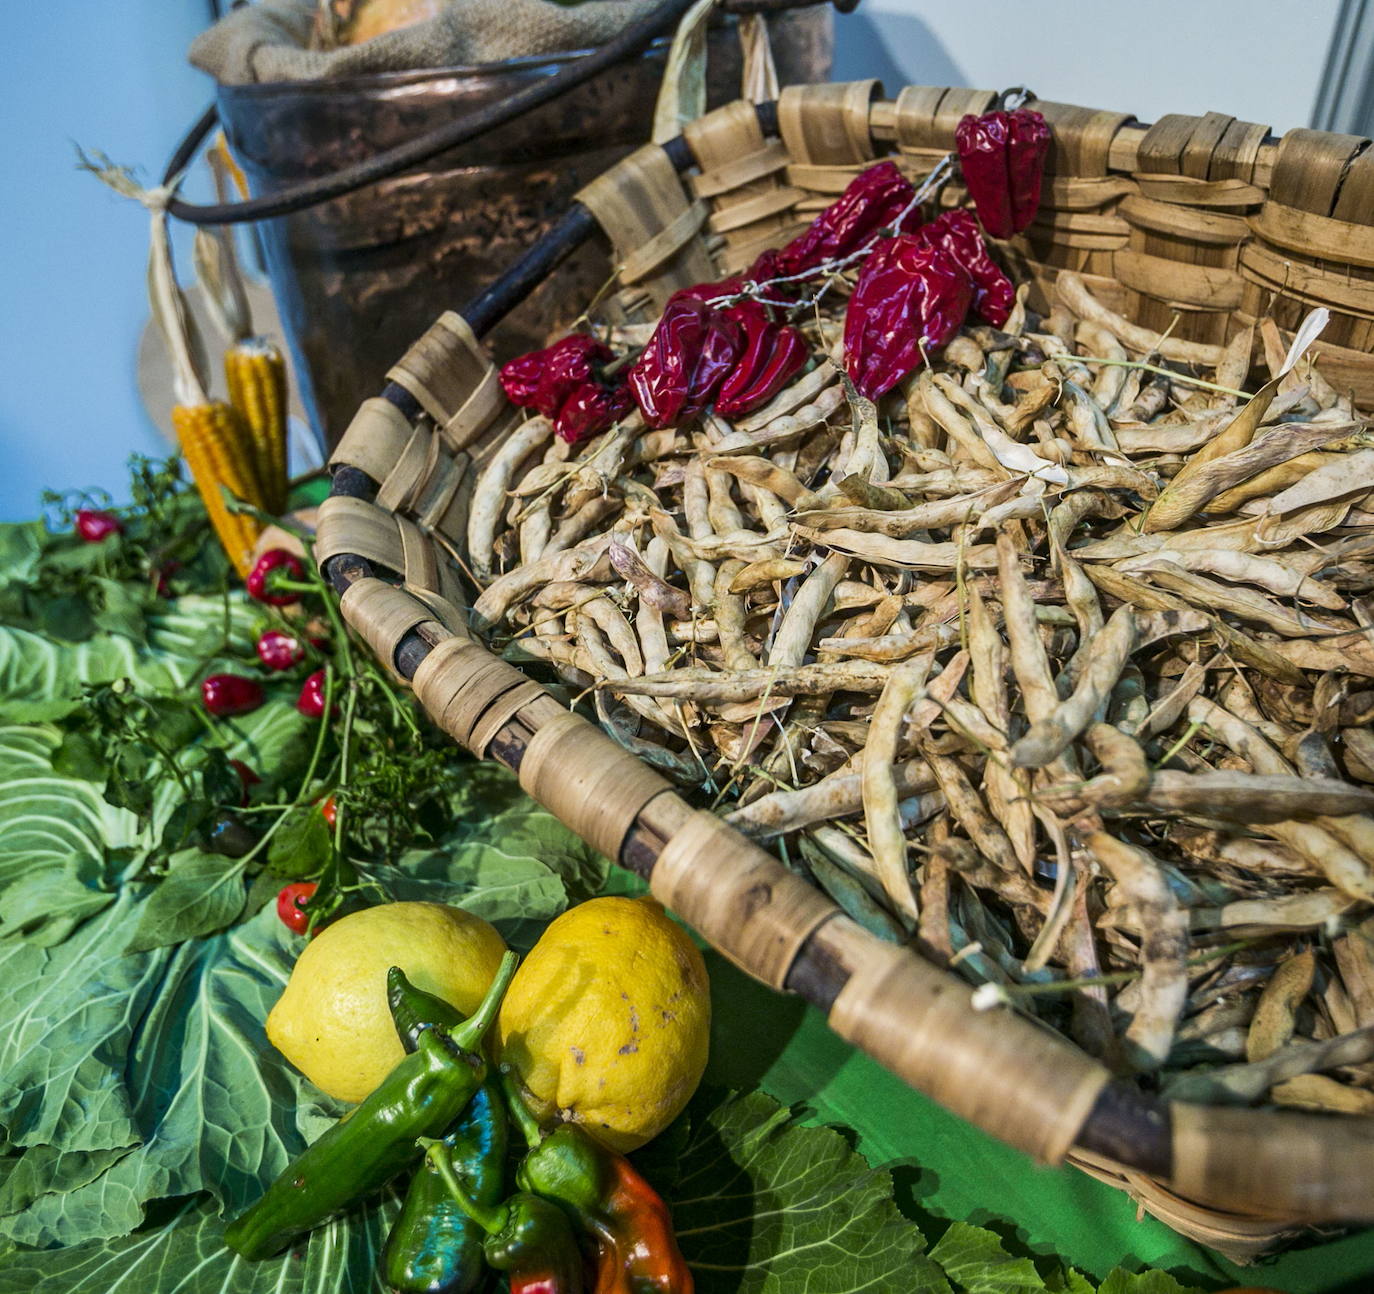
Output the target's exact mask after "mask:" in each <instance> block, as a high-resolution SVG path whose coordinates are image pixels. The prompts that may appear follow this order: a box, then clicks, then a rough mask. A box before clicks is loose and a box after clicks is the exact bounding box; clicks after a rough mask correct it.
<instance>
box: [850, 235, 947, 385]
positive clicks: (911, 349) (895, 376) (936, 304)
mask: <svg viewBox="0 0 1374 1294" xmlns="http://www.w3.org/2000/svg"><path fill="white" fill-rule="evenodd" d="M972 301H973V280H972V279H970V278H969V276H968V274H967V273H965V271H964V270H963V268H962V267H961V266H960V265H959V264H958V263H957V262H955V261H954V260H952V259H951V258H950V256H949V255H948V253H946V252H945V251H944V250H943V249H942V248H940V247H936V246H932V245H931V244H930V243H927V242H925V241H923V240H922V239H921V238H920V237H914V236H912V235H909V234H906V235H902V236H901V237H898V238H889V239H885V240H884V241H882V242H881V243H879V244H878V246H877V247H876V248H874V250H873V252H872V254H871V255H870V256H869V257H868V259H867V260H866V261H865V262H864V267H863V269H862V271H860V273H859V281H858V283H856V284H855V286H854V294H853V295H852V296H851V297H850V298H849V307H848V309H847V310H846V311H845V317H844V366H845V371H846V372H848V374H849V376H850V377H851V378H852V379H853V380H854V385H855V386H856V387H858V389H859V392H860V394H862V395H864V396H867V397H868V399H870V400H876V399H877V398H878V397H879V396H881V395H883V394H884V393H885V392H887V391H890V390H891V389H892V388H893V387H894V386H896V385H897V383H898V382H899V381H901V379H902V378H903V377H905V376H906V375H907V374H908V373H910V372H911V371H912V369H914V368H915V367H916V366H917V365H918V364H920V363H921V352H922V349H923V348H924V350H926V351H927V352H929V351H933V350H938V349H939V348H940V347H941V346H943V345H944V344H945V343H946V342H947V341H949V339H950V338H951V337H953V336H954V334H955V333H956V332H958V331H959V328H960V326H961V325H962V324H963V322H964V319H965V317H966V316H967V315H968V310H969V306H970V304H971V303H972Z"/></svg>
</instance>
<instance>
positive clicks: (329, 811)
mask: <svg viewBox="0 0 1374 1294" xmlns="http://www.w3.org/2000/svg"><path fill="white" fill-rule="evenodd" d="M320 817H322V818H323V819H324V820H325V822H326V824H328V825H329V826H330V827H333V825H334V824H335V822H337V821H338V818H339V806H338V803H337V802H336V801H335V799H334V796H333V794H332V793H331V794H329V795H326V796H325V797H324V799H323V800H321V801H320Z"/></svg>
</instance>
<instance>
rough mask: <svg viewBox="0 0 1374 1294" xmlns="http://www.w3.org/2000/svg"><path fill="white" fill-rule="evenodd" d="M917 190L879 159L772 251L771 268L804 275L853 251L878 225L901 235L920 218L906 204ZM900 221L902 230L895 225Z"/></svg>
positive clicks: (871, 234) (891, 165) (890, 165)
mask: <svg viewBox="0 0 1374 1294" xmlns="http://www.w3.org/2000/svg"><path fill="white" fill-rule="evenodd" d="M915 196H916V190H915V189H914V188H912V186H911V182H910V181H909V180H908V179H907V178H906V177H905V176H904V175H903V174H902V173H901V171H899V170H898V169H897V164H896V162H879V163H878V164H877V165H876V166H870V167H869V168H868V170H866V171H861V172H860V173H859V174H858V175H856V176H855V177H854V178H853V179H852V180H851V181H850V182H849V187H848V188H846V189H845V191H844V192H843V193H842V194H841V195H840V197H839V198H838V199H837V200H836V201H834V202H832V203H831V204H830V205H829V206H828V207H826V209H825V210H824V211H822V212H821V214H820V215H818V216H817V217H816V218H815V220H813V221H812V222H811V225H810V227H809V228H807V229H806V230H805V231H804V232H803V233H801V234H799V235H798V236H797V237H796V238H794V239H793V240H792V241H791V242H790V243H788V244H787V246H786V247H784V248H783V249H782V250H781V251H780V252H778V254H777V259H776V262H775V265H776V272H777V273H778V274H782V275H790V274H803V273H805V272H806V271H808V270H814V269H816V268H817V267H818V266H819V265H821V264H822V263H823V262H825V261H828V260H834V259H835V258H837V257H841V256H848V255H849V254H850V253H851V252H856V251H858V250H859V248H860V247H862V246H864V244H865V243H867V242H868V241H869V240H870V239H872V238H873V237H874V236H875V235H876V234H877V233H878V231H879V230H881V229H888V228H890V229H892V231H893V232H894V233H900V232H902V231H903V230H906V229H909V228H911V227H913V226H915V225H916V224H918V223H919V222H920V219H921V213H920V211H919V210H918V209H917V208H915V207H912V208H911V210H910V212H909V213H908V214H907V215H906V216H903V212H905V211H906V209H907V208H908V207H909V206H911V200H912V199H913V198H914V197H915ZM899 220H900V221H901V225H902V229H901V230H898V229H897V227H896V225H897V222H898V221H899Z"/></svg>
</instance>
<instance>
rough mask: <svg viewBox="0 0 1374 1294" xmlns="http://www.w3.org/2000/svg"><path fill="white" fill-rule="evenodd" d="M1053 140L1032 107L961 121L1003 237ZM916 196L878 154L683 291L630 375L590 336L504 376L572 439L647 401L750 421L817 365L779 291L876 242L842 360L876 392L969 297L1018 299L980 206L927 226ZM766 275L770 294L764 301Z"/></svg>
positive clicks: (984, 197) (1030, 206)
mask: <svg viewBox="0 0 1374 1294" xmlns="http://www.w3.org/2000/svg"><path fill="white" fill-rule="evenodd" d="M1049 138H1050V136H1049V129H1048V127H1047V126H1046V125H1045V121H1044V118H1043V117H1041V116H1040V114H1039V113H1037V112H1033V111H1030V110H1029V109H1025V108H1018V109H1016V110H1015V111H1013V112H992V113H985V114H984V115H983V116H981V117H972V116H969V117H965V118H964V119H963V121H961V122H960V123H959V127H958V130H957V132H956V142H957V145H958V149H959V158H960V163H961V165H962V167H963V171H964V179H965V181H966V183H967V185H968V188H969V193H970V195H971V196H972V197H973V199H974V204H975V206H976V207H977V210H978V218H979V220H981V222H982V224H983V227H984V228H985V229H986V230H987V231H988V232H989V233H991V234H993V235H994V236H995V237H999V238H1005V237H1008V236H1010V234H1012V233H1015V232H1016V231H1018V230H1020V229H1023V228H1024V227H1025V226H1026V225H1027V224H1029V223H1030V221H1031V219H1032V218H1033V217H1034V214H1035V210H1036V208H1037V207H1038V205H1039V202H1040V181H1041V172H1042V170H1043V168H1044V161H1045V154H1046V151H1047V149H1048V146H1049ZM916 197H917V195H916V190H915V189H914V188H913V186H912V185H911V183H910V182H909V181H908V180H907V179H906V177H905V176H904V175H902V173H901V171H900V170H898V168H897V166H896V164H895V163H893V162H879V163H878V164H877V165H876V166H871V167H869V168H868V169H867V170H866V171H864V172H862V173H861V174H860V175H858V176H856V177H855V178H854V179H853V180H852V181H851V182H850V184H849V185H848V187H847V188H846V189H845V191H844V193H843V194H841V195H840V197H839V198H838V199H837V200H836V201H835V202H832V203H831V204H830V205H829V206H828V207H826V208H825V210H824V211H822V212H821V213H820V214H819V215H818V216H817V217H816V218H815V220H813V221H812V222H811V224H810V225H809V226H808V227H807V228H806V229H805V230H804V231H803V232H802V233H801V234H800V235H798V236H797V237H796V238H794V239H793V240H792V241H791V242H790V243H788V244H787V245H786V246H785V247H783V248H781V249H779V250H777V251H772V250H770V251H766V252H764V253H763V254H762V255H761V256H760V257H759V258H758V259H757V260H756V261H755V262H754V264H753V265H752V266H750V268H749V270H748V271H747V272H746V273H744V274H740V275H736V276H734V277H732V278H728V279H723V280H721V281H719V282H716V283H703V284H698V285H697V286H695V287H691V288H684V289H683V290H681V291H679V292H675V293H674V294H673V296H672V297H670V298H669V300H668V304H667V305H666V306H665V307H664V310H663V315H662V317H661V319H660V320H659V323H658V326H657V328H656V329H655V330H654V334H653V336H652V337H651V338H650V339H649V343H648V345H647V346H645V348H644V350H643V352H642V353H641V354H640V356H639V358H638V359H637V360H636V361H635V363H634V364H633V365H632V366H631V367H630V369H629V370H628V372H627V373H626V374H625V379H624V381H623V383H622V382H618V381H614V380H608V379H607V378H606V377H605V376H604V373H603V369H604V367H605V366H606V365H607V364H609V363H610V361H611V360H612V359H613V358H614V356H613V354H612V352H611V351H610V349H609V348H608V347H606V346H604V345H602V344H601V343H600V342H597V341H596V340H595V339H594V338H592V337H589V336H585V335H581V334H577V335H574V336H571V337H565V338H564V339H563V340H562V341H560V342H557V343H556V344H555V345H553V346H550V347H548V348H547V349H545V350H542V351H535V352H532V353H531V354H528V355H522V356H521V357H520V358H518V359H515V360H512V361H511V362H510V363H509V364H507V365H506V366H505V367H504V368H503V369H502V370H501V384H502V387H503V388H504V390H505V392H506V395H507V396H508V398H509V399H510V400H511V402H512V403H513V404H516V405H518V406H521V407H523V408H533V409H536V410H538V411H539V412H540V413H543V414H545V415H546V416H548V417H550V418H552V419H554V427H555V431H556V432H557V434H558V435H559V436H560V437H562V438H563V439H564V440H569V441H572V442H574V443H575V442H577V441H580V440H585V439H587V438H588V437H590V436H593V435H596V434H597V433H598V432H600V431H603V430H604V429H605V428H606V427H608V426H610V425H611V423H613V422H614V421H616V420H617V419H618V418H621V417H623V416H624V415H625V414H626V413H628V412H629V410H630V409H631V408H632V407H634V406H635V405H638V407H639V410H640V412H641V413H642V414H643V415H644V420H645V422H646V423H647V424H648V425H649V426H651V427H671V426H675V425H677V424H678V423H681V422H684V421H687V420H689V419H691V418H694V417H697V416H699V415H700V414H701V413H702V412H704V411H705V410H706V409H707V408H708V407H710V406H711V405H712V404H713V403H714V406H715V409H716V411H717V412H718V413H720V414H721V415H722V416H724V417H738V416H740V415H742V414H745V413H748V412H749V411H750V410H751V409H755V408H757V407H758V406H759V405H761V404H763V403H764V402H765V401H767V400H768V399H770V398H771V397H772V396H773V395H775V394H776V393H777V391H779V390H780V389H781V388H782V387H783V386H784V385H785V384H786V383H787V382H788V380H789V379H791V378H792V377H793V376H794V375H795V374H796V373H797V372H798V371H799V370H800V369H801V368H802V367H803V366H804V365H805V363H806V360H807V345H806V341H805V338H804V337H803V336H802V334H801V333H800V332H799V331H798V330H797V329H796V328H793V327H791V326H790V325H788V324H786V323H784V322H781V321H780V320H779V319H778V318H776V317H775V312H776V311H777V310H778V309H779V304H778V303H779V301H780V300H781V301H786V300H789V299H790V297H789V296H788V290H789V289H790V288H792V287H794V286H795V284H797V283H799V282H801V281H802V280H804V279H806V278H814V277H819V276H821V275H822V274H826V273H834V272H835V271H836V270H837V269H838V268H840V267H842V266H843V265H844V264H845V263H846V262H848V261H852V260H854V259H857V258H858V257H859V256H860V255H862V254H865V253H866V259H865V261H864V264H863V268H862V269H861V270H860V272H859V277H858V281H857V283H856V284H855V286H854V291H853V294H852V295H851V297H850V300H849V305H848V308H847V310H846V314H845V331H844V359H845V368H846V370H847V371H848V373H849V375H850V377H851V378H852V379H853V380H854V383H855V385H856V386H857V388H858V389H859V391H860V392H861V393H862V394H864V395H865V396H867V397H868V398H869V399H877V397H878V396H880V395H882V394H883V393H885V392H886V391H889V390H891V389H892V387H894V386H895V385H896V384H897V383H898V382H899V381H901V379H902V378H904V377H905V376H906V375H907V374H908V373H910V372H911V371H912V370H913V369H915V368H916V367H918V366H919V365H920V364H921V363H922V362H923V357H924V355H925V354H929V353H930V352H932V351H936V350H939V349H940V347H942V346H943V345H945V343H946V342H948V341H949V340H950V338H951V337H953V336H954V334H955V333H956V332H958V330H959V328H960V327H962V325H963V323H964V320H965V318H966V317H967V315H968V312H969V310H970V309H972V310H973V311H974V312H975V313H976V314H977V315H978V316H979V317H980V318H981V319H983V320H985V321H986V322H987V323H989V324H991V325H993V326H994V327H1000V326H1001V325H1002V324H1004V323H1005V322H1006V320H1007V316H1008V315H1009V314H1010V312H1011V309H1012V306H1013V304H1014V303H1015V291H1014V289H1013V287H1012V284H1011V280H1010V279H1008V278H1007V276H1006V275H1005V274H1003V273H1002V271H1001V269H999V268H998V266H997V264H996V263H995V262H994V261H993V260H992V258H991V256H989V254H988V250H987V246H986V244H985V243H984V242H983V237H982V234H981V233H980V231H979V229H978V225H977V223H976V222H975V220H974V218H973V216H972V214H971V213H970V212H968V211H967V210H963V209H959V210H953V211H946V212H944V213H943V214H942V215H940V216H938V217H937V218H936V219H935V220H932V221H930V222H929V223H928V224H924V225H922V224H921V223H920V219H921V218H920V207H919V204H918V202H917V201H916ZM765 285H766V287H767V289H768V291H769V293H770V294H771V297H772V300H771V301H767V302H766V301H761V300H758V299H757V290H758V288H759V287H761V286H765ZM730 298H738V299H735V300H731V299H730Z"/></svg>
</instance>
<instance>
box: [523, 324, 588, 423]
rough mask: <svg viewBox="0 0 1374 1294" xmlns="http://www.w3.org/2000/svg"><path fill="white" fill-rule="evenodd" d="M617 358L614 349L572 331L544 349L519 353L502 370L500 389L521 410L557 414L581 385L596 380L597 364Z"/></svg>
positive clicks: (546, 415) (546, 414)
mask: <svg viewBox="0 0 1374 1294" xmlns="http://www.w3.org/2000/svg"><path fill="white" fill-rule="evenodd" d="M614 358H615V355H614V353H613V352H612V351H611V348H610V347H609V346H607V345H605V344H604V343H602V342H599V341H597V339H596V338H595V337H592V336H590V335H589V334H587V333H573V334H572V335H571V336H568V337H564V338H563V339H562V340H561V341H556V342H554V344H553V345H552V346H546V347H544V349H543V350H532V351H530V352H529V354H527V355H520V356H517V357H516V358H515V359H513V360H511V361H510V363H508V364H507V365H505V367H503V368H502V370H501V389H502V390H503V391H504V392H505V393H506V398H507V399H508V400H509V401H510V402H511V403H512V404H513V405H516V406H517V407H519V408H521V409H534V410H536V411H537V412H538V413H542V414H543V415H544V416H545V417H546V418H556V417H558V411H559V410H560V409H561V408H562V407H563V402H564V401H565V400H566V399H567V398H568V397H569V396H570V395H572V393H573V392H574V391H575V390H577V388H578V387H579V386H582V385H583V384H585V383H587V382H594V381H596V376H597V374H596V368H595V367H594V366H595V365H598V364H607V363H609V362H610V361H611V360H612V359H614Z"/></svg>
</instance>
